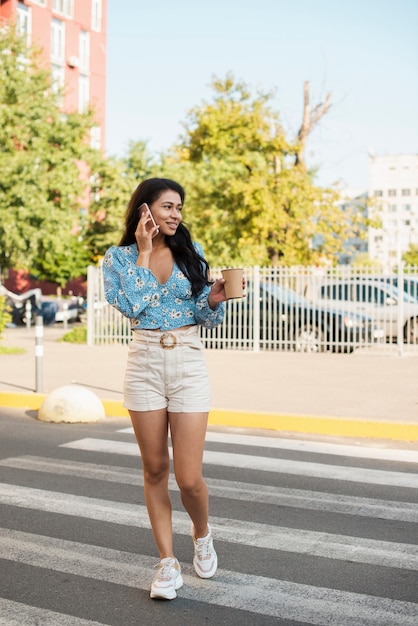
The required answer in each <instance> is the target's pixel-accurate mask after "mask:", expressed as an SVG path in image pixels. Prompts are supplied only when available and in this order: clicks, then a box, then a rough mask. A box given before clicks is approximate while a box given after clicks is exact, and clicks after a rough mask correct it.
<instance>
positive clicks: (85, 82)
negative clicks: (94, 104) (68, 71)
mask: <svg viewBox="0 0 418 626" xmlns="http://www.w3.org/2000/svg"><path fill="white" fill-rule="evenodd" d="M89 101H90V84H89V79H88V76H83V75H82V74H80V76H79V78H78V111H79V113H86V112H87V111H88V108H89Z"/></svg>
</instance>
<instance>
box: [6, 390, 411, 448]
mask: <svg viewBox="0 0 418 626" xmlns="http://www.w3.org/2000/svg"><path fill="white" fill-rule="evenodd" d="M45 398H46V394H40V393H32V394H25V393H9V392H0V407H8V408H21V409H32V410H38V409H40V407H41V405H42V403H43V401H44V399H45ZM102 404H103V406H104V409H105V414H106V416H107V417H128V416H129V414H128V411H127V410H126V409H125V408H124V407H123V405H122V402H120V401H118V400H102ZM209 424H211V425H212V426H231V427H237V428H261V429H265V430H276V431H285V432H286V431H287V432H294V433H305V434H311V435H331V436H335V437H360V438H368V439H393V440H396V441H418V423H412V424H409V423H407V422H389V421H376V420H362V419H355V418H348V417H347V418H344V417H329V416H319V415H291V414H276V413H256V412H250V411H236V410H235V411H233V410H229V409H213V410H212V411H211V412H210V413H209Z"/></svg>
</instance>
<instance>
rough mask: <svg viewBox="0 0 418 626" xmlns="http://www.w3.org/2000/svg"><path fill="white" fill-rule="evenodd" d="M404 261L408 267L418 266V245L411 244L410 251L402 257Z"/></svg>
mask: <svg viewBox="0 0 418 626" xmlns="http://www.w3.org/2000/svg"><path fill="white" fill-rule="evenodd" d="M402 260H403V261H404V262H405V264H406V265H417V266H418V245H417V244H416V243H415V244H414V243H411V244H410V246H409V248H408V250H407V251H406V252H404V254H403V255H402Z"/></svg>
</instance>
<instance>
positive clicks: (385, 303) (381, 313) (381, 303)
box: [315, 279, 418, 344]
mask: <svg viewBox="0 0 418 626" xmlns="http://www.w3.org/2000/svg"><path fill="white" fill-rule="evenodd" d="M315 302H317V303H318V304H320V305H322V304H326V303H328V304H331V305H333V306H334V305H335V306H339V307H340V308H341V307H343V308H344V310H345V311H347V312H357V313H362V314H365V315H368V316H369V317H371V318H372V319H373V320H374V321H375V323H376V324H377V325H378V326H380V327H381V328H383V329H384V332H385V337H386V339H387V340H388V341H396V339H397V335H398V317H399V315H400V316H401V323H402V332H403V339H404V341H406V342H407V343H414V344H416V343H418V301H417V300H416V299H415V298H413V297H412V296H411V295H409V294H408V293H406V291H403V290H399V289H398V288H397V287H395V286H394V285H392V284H390V283H387V282H386V283H385V282H382V281H376V280H373V279H349V280H344V279H343V280H337V281H331V282H327V283H324V284H323V285H320V287H319V291H318V294H317V297H316V298H315Z"/></svg>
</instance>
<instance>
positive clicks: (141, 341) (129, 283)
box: [103, 178, 226, 600]
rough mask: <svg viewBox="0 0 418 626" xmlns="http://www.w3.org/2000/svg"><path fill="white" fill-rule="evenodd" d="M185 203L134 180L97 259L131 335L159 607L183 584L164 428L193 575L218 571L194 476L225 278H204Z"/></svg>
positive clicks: (168, 185)
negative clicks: (207, 354) (209, 348)
mask: <svg viewBox="0 0 418 626" xmlns="http://www.w3.org/2000/svg"><path fill="white" fill-rule="evenodd" d="M184 198H185V192H184V190H183V188H182V187H181V186H180V185H179V184H178V183H176V182H174V181H172V180H168V179H165V178H151V179H148V180H145V181H143V182H142V183H141V184H140V185H139V186H138V187H137V189H136V191H135V192H134V194H133V196H132V198H131V200H130V203H129V206H128V209H127V212H126V220H125V222H126V224H125V233H124V235H123V237H122V240H121V242H120V246H119V247H116V246H112V247H111V248H110V249H109V250H108V251H107V252H106V255H105V258H104V262H103V272H104V283H105V294H106V298H107V300H108V302H109V303H110V304H111V305H112V306H114V307H116V308H117V309H118V310H119V311H120V312H121V313H123V315H125V316H127V317H128V318H130V320H131V326H132V330H133V339H132V342H131V346H130V350H129V357H128V364H127V369H126V374H125V384H124V398H125V401H124V406H125V407H126V408H127V409H128V410H129V414H130V416H131V420H132V424H133V427H134V431H135V436H136V439H137V442H138V445H139V448H140V451H141V457H142V464H143V470H144V494H145V501H146V505H147V510H148V515H149V518H150V522H151V527H152V531H153V535H154V539H155V542H156V544H157V547H158V550H159V553H160V559H161V561H160V564H159V569H158V572H157V574H156V576H155V578H154V581H153V583H152V585H151V593H150V596H151V598H164V599H167V600H171V599H173V598H175V597H176V595H177V594H176V590H177V589H179V588H180V587H181V586H182V584H183V579H182V576H181V568H180V564H179V562H178V561H177V559H176V558H175V556H174V552H173V532H172V519H171V501H170V496H169V491H168V477H169V471H170V459H169V454H168V429H170V433H171V442H172V448H173V461H174V472H175V477H176V481H177V484H178V486H179V488H180V493H181V499H182V502H183V505H184V507H185V509H186V510H187V512H188V514H189V516H190V518H191V521H192V525H191V532H192V537H193V541H194V558H193V565H194V569H195V571H196V573H197V574H198V576H200V577H201V578H211V577H212V576H213V575H214V574H215V572H216V568H217V556H216V552H215V549H214V547H213V539H212V534H211V529H210V526H209V524H208V490H207V486H206V483H205V482H204V480H203V477H202V459H203V448H204V440H205V433H206V426H207V419H208V412H209V403H210V394H209V384H208V375H207V369H206V365H205V362H204V357H203V350H202V344H201V341H200V338H199V335H198V326H199V325H202V326H205V327H206V328H213V327H214V326H216V325H217V324H219V323H221V322H222V320H223V316H224V304H223V302H224V300H225V299H226V298H225V290H224V282H225V281H224V280H223V279H219V280H217V281H215V282H214V283H211V281H210V279H209V273H208V272H209V267H208V264H207V262H206V261H205V260H204V258H203V251H202V248H201V246H200V245H199V244H197V243H192V240H191V237H190V234H189V232H188V230H187V229H186V227H185V226H184V224H182V208H183V204H184ZM143 203H146V204H147V205H148V207H147V206H145V207H144V206H143ZM148 208H149V210H148Z"/></svg>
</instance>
